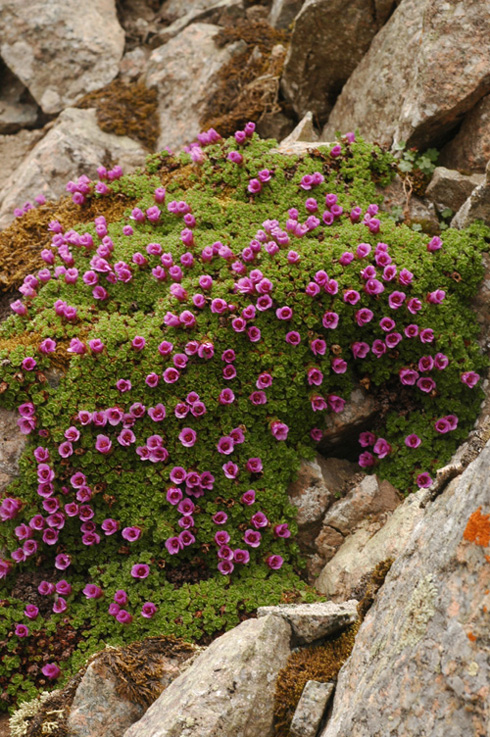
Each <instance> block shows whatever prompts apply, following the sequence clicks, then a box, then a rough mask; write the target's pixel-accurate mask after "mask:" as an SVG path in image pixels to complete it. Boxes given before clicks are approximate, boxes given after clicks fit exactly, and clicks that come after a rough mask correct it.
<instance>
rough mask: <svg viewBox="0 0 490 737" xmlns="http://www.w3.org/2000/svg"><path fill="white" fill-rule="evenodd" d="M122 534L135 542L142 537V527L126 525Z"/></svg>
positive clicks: (131, 541) (126, 538)
mask: <svg viewBox="0 0 490 737" xmlns="http://www.w3.org/2000/svg"><path fill="white" fill-rule="evenodd" d="M121 535H122V536H123V538H124V539H125V540H127V541H128V542H130V543H133V542H136V540H139V539H140V537H141V529H140V528H139V527H125V528H124V529H123V531H122V532H121ZM116 601H117V599H116ZM118 603H119V604H121V603H123V604H124V603H125V602H118Z"/></svg>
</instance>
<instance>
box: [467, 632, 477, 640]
mask: <svg viewBox="0 0 490 737" xmlns="http://www.w3.org/2000/svg"><path fill="white" fill-rule="evenodd" d="M476 639H477V638H476V635H474V634H473V632H468V640H470V642H476Z"/></svg>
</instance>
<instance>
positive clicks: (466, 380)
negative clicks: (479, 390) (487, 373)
mask: <svg viewBox="0 0 490 737" xmlns="http://www.w3.org/2000/svg"><path fill="white" fill-rule="evenodd" d="M480 378H481V377H480V374H477V373H476V372H475V371H465V372H464V373H463V374H461V381H462V383H463V384H466V386H468V387H469V388H470V389H473V388H474V387H475V386H476V385H477V384H478V382H479V381H480Z"/></svg>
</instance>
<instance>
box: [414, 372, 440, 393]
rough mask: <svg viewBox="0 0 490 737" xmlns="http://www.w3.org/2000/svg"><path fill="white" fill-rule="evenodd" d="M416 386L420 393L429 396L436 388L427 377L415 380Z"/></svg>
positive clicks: (432, 381)
mask: <svg viewBox="0 0 490 737" xmlns="http://www.w3.org/2000/svg"><path fill="white" fill-rule="evenodd" d="M417 386H418V388H419V389H420V391H422V392H425V393H426V394H430V392H431V391H433V390H434V389H435V388H436V382H435V381H434V379H431V378H430V377H429V376H422V377H421V378H420V379H418V380H417Z"/></svg>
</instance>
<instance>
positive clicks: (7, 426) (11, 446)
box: [0, 409, 27, 491]
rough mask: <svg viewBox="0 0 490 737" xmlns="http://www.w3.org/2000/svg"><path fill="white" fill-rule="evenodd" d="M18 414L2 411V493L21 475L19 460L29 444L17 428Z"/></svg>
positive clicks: (0, 467) (0, 455)
mask: <svg viewBox="0 0 490 737" xmlns="http://www.w3.org/2000/svg"><path fill="white" fill-rule="evenodd" d="M19 417H20V415H19V414H18V412H13V411H10V410H7V409H0V491H3V490H4V488H5V487H6V486H7V485H8V484H9V483H10V482H11V481H12V480H13V479H14V478H15V477H16V476H17V475H18V474H19V458H20V456H21V455H22V452H23V450H24V448H25V447H26V444H27V436H26V435H22V433H21V432H20V431H19V428H18V426H17V419H18V418H19Z"/></svg>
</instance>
